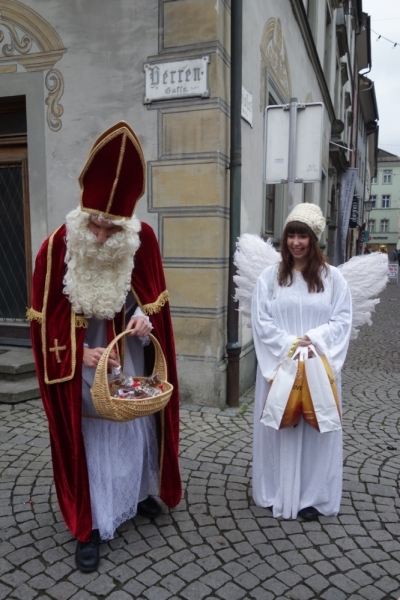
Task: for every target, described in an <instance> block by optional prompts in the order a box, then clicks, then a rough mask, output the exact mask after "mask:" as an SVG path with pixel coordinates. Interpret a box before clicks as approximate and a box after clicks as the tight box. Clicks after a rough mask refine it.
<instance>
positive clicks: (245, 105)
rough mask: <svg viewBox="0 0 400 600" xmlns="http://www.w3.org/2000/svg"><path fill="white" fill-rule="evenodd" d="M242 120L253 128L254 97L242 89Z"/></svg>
mask: <svg viewBox="0 0 400 600" xmlns="http://www.w3.org/2000/svg"><path fill="white" fill-rule="evenodd" d="M242 118H243V119H244V120H245V121H247V122H248V123H250V125H251V127H253V96H252V95H251V94H250V92H248V91H247V90H245V88H244V87H242Z"/></svg>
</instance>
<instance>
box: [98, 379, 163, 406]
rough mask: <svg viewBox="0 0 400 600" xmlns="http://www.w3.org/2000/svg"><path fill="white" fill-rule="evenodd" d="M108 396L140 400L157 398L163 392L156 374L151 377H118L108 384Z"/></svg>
mask: <svg viewBox="0 0 400 600" xmlns="http://www.w3.org/2000/svg"><path fill="white" fill-rule="evenodd" d="M109 386H110V395H111V396H112V397H113V398H126V399H129V400H141V399H143V398H151V397H153V396H158V395H159V394H162V393H163V391H164V388H163V384H162V381H161V379H160V378H159V376H158V375H157V373H155V374H154V375H152V376H151V377H130V376H129V377H125V376H124V375H120V376H118V377H116V378H115V379H112V380H111V381H110V383H109Z"/></svg>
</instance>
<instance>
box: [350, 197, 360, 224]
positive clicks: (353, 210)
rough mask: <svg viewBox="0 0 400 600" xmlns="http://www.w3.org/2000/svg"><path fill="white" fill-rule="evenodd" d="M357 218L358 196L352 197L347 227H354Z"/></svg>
mask: <svg viewBox="0 0 400 600" xmlns="http://www.w3.org/2000/svg"><path fill="white" fill-rule="evenodd" d="M357 219H358V197H357V196H354V197H353V202H352V203H351V210H350V220H349V228H350V229H355V228H356V227H357Z"/></svg>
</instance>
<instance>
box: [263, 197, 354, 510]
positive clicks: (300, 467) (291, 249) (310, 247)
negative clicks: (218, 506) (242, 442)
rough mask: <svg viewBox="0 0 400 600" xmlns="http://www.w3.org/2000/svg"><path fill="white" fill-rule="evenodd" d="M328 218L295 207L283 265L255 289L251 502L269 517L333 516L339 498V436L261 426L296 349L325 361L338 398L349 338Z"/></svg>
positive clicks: (304, 427)
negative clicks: (326, 252)
mask: <svg viewBox="0 0 400 600" xmlns="http://www.w3.org/2000/svg"><path fill="white" fill-rule="evenodd" d="M324 228H325V219H324V217H323V215H322V212H321V210H320V208H319V207H318V206H317V205H315V204H308V203H304V204H299V205H297V206H296V207H295V208H294V209H293V211H292V212H291V213H290V215H289V217H288V218H287V220H286V223H285V229H284V232H283V235H282V246H281V255H282V260H281V262H280V263H278V264H277V265H273V266H271V267H268V268H266V269H265V270H264V271H263V272H262V274H261V275H260V277H259V278H258V281H257V284H256V286H255V289H254V294H253V303H252V326H253V334H254V343H255V348H256V354H257V359H258V369H257V381H256V399H255V414H254V451H253V497H254V501H255V503H256V504H257V505H258V506H263V507H269V508H271V510H272V511H273V515H274V517H283V518H285V519H295V518H296V517H297V515H300V516H301V517H303V518H304V519H307V520H315V519H317V518H318V515H319V514H322V515H336V514H337V513H338V512H339V508H340V500H341V495H342V469H343V465H342V431H341V430H340V431H333V432H329V433H319V432H318V431H317V430H315V429H313V428H312V427H310V426H309V425H308V424H306V423H305V422H304V421H303V419H301V421H300V424H299V425H298V426H296V427H288V428H285V429H281V430H279V431H276V430H275V429H272V428H270V427H265V426H264V425H263V424H262V423H260V417H261V414H262V411H263V407H264V403H265V399H266V398H267V395H268V391H269V388H270V384H269V382H270V381H271V379H273V378H274V376H275V374H276V372H277V370H278V368H279V365H280V363H281V362H282V360H283V359H284V358H285V357H286V356H287V355H288V353H289V352H290V350H291V349H293V347H295V346H297V345H301V346H308V345H309V344H313V345H314V346H315V348H316V350H317V352H318V354H320V355H325V356H326V358H327V360H328V362H329V364H330V366H331V369H332V372H333V374H334V377H335V380H336V385H337V388H338V392H339V396H340V399H341V389H340V388H341V385H340V371H341V368H342V366H343V363H344V360H345V357H346V353H347V348H348V345H349V340H350V331H351V320H352V309H351V296H350V292H349V289H348V285H347V283H346V281H345V279H344V278H343V276H342V275H341V273H340V272H339V271H338V269H336V268H335V267H332V266H329V265H328V264H327V263H326V262H325V260H324V257H323V255H322V252H321V249H320V247H319V245H318V240H319V239H320V237H321V234H322V232H323V230H324Z"/></svg>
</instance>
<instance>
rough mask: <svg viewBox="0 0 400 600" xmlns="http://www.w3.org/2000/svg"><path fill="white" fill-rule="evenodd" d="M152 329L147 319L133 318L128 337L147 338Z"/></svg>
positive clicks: (128, 329) (128, 327)
mask: <svg viewBox="0 0 400 600" xmlns="http://www.w3.org/2000/svg"><path fill="white" fill-rule="evenodd" d="M152 329H153V328H152V326H151V325H150V323H149V322H148V321H147V319H146V318H145V317H132V319H131V320H130V321H129V323H128V326H127V328H126V331H130V333H129V334H128V335H137V336H139V337H146V335H148V334H149V333H150V331H151V330H152Z"/></svg>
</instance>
